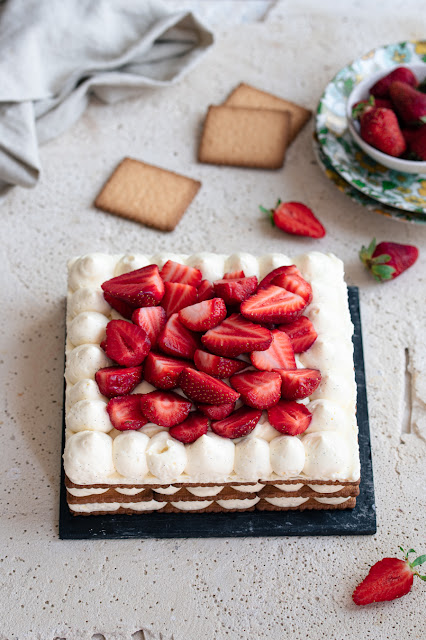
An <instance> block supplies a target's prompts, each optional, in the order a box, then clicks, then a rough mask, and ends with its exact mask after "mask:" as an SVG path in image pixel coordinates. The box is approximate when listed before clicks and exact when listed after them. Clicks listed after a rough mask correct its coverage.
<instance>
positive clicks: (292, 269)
mask: <svg viewBox="0 0 426 640" xmlns="http://www.w3.org/2000/svg"><path fill="white" fill-rule="evenodd" d="M283 274H285V275H290V274H295V275H297V276H300V277H302V274H301V273H300V271H299V269H298V268H297V267H296V265H295V264H289V265H284V266H282V267H277V268H276V269H273V270H272V271H270V272H269V273H267V274H266V276H265V277H264V278H262V280H261V281H260V282H259V286H258V287H257V289H258V290H259V289H266V287H268V286H269V285H270V284H272V280H274V279H275V278H277V277H278V276H280V275H283Z"/></svg>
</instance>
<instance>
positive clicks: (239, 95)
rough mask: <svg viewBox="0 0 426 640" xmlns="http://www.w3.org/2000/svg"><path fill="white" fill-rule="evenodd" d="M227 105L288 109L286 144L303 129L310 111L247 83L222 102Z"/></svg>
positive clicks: (278, 109)
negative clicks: (288, 121) (289, 119)
mask: <svg viewBox="0 0 426 640" xmlns="http://www.w3.org/2000/svg"><path fill="white" fill-rule="evenodd" d="M223 104H224V105H226V106H227V107H245V108H246V109H274V110H277V111H288V112H289V113H290V116H291V126H290V135H289V141H288V144H289V145H290V144H291V143H292V142H293V140H294V139H295V137H296V136H297V135H298V133H299V132H300V131H301V129H303V127H304V126H305V124H306V123H307V122H308V120H309V118H310V117H311V113H312V112H311V111H309V109H305V107H302V106H300V105H299V104H295V103H294V102H290V101H289V100H284V99H283V98H278V97H277V96H274V95H273V94H272V93H266V91H261V90H260V89H256V88H255V87H252V86H250V85H249V84H244V83H241V84H240V85H238V87H237V88H236V89H234V91H233V92H232V93H231V94H230V96H229V97H228V98H227V99H226V100H225V102H224V103H223Z"/></svg>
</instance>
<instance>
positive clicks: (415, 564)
mask: <svg viewBox="0 0 426 640" xmlns="http://www.w3.org/2000/svg"><path fill="white" fill-rule="evenodd" d="M410 551H414V549H410ZM410 551H408V553H410ZM408 553H407V555H408ZM423 562H426V554H425V555H423V556H419V557H418V558H416V559H415V560H414V561H413V562H410V565H411V567H418V566H419V565H420V564H423Z"/></svg>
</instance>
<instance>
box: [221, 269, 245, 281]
mask: <svg viewBox="0 0 426 640" xmlns="http://www.w3.org/2000/svg"><path fill="white" fill-rule="evenodd" d="M245 277H246V274H245V273H244V271H242V270H241V271H227V272H226V273H225V274H224V276H223V279H224V280H237V279H238V278H245Z"/></svg>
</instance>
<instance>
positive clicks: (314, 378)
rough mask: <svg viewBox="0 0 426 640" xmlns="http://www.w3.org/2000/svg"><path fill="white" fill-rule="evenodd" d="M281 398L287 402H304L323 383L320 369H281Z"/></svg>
mask: <svg viewBox="0 0 426 640" xmlns="http://www.w3.org/2000/svg"><path fill="white" fill-rule="evenodd" d="M278 373H279V374H280V376H281V380H282V387H281V396H282V398H284V399H286V400H302V399H303V398H307V397H308V396H310V395H311V394H312V393H313V392H314V391H315V389H316V388H317V387H318V385H319V383H320V382H321V373H320V371H318V369H287V370H283V369H281V370H280V371H278Z"/></svg>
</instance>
